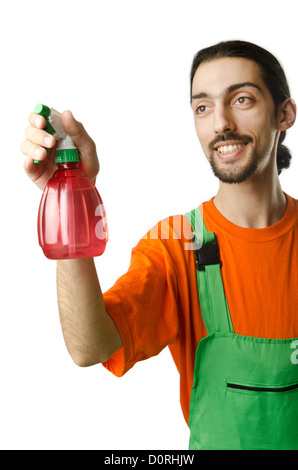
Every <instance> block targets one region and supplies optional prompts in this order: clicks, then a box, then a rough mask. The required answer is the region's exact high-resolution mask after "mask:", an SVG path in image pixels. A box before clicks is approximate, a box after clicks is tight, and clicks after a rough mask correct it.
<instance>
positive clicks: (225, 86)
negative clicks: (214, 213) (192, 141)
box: [192, 57, 278, 183]
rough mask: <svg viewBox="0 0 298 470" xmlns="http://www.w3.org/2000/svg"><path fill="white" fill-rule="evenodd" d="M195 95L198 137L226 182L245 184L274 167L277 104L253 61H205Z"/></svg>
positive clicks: (193, 102)
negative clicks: (266, 169) (254, 176)
mask: <svg viewBox="0 0 298 470" xmlns="http://www.w3.org/2000/svg"><path fill="white" fill-rule="evenodd" d="M192 97H193V98H192V108H193V111H194V116H195V125H196V131H197V135H198V137H199V140H200V142H201V145H202V148H203V151H204V153H205V155H206V157H207V159H208V161H209V163H210V165H211V167H212V170H213V172H214V174H215V175H216V176H217V177H218V178H219V179H220V180H221V181H222V182H225V183H241V182H243V181H245V180H247V179H248V178H249V177H251V176H252V175H253V174H255V173H256V172H258V171H259V170H261V169H262V168H264V167H265V166H266V165H268V164H269V163H270V162H271V163H272V158H270V157H271V156H272V155H273V153H274V147H275V145H274V144H275V142H276V141H277V138H278V135H277V132H276V131H277V120H276V118H275V106H274V103H273V99H272V97H271V95H270V92H269V90H268V89H267V87H266V85H265V83H264V81H263V79H262V77H261V73H260V69H259V66H258V65H257V64H256V63H255V62H253V61H251V60H248V59H243V58H234V57H233V58H220V59H214V60H212V61H210V62H203V63H202V64H201V65H200V66H199V67H198V69H197V71H196V73H195V76H194V80H193V85H192Z"/></svg>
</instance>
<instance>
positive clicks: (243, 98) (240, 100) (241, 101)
mask: <svg viewBox="0 0 298 470" xmlns="http://www.w3.org/2000/svg"><path fill="white" fill-rule="evenodd" d="M250 101H252V99H251V98H249V97H248V96H240V97H239V98H237V100H236V101H235V103H236V104H237V103H238V104H247V103H249V102H250Z"/></svg>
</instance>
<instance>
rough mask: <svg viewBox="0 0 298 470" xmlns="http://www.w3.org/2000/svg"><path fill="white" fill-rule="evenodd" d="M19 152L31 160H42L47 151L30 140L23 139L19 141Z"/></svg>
mask: <svg viewBox="0 0 298 470" xmlns="http://www.w3.org/2000/svg"><path fill="white" fill-rule="evenodd" d="M20 148H21V152H22V153H23V154H24V155H27V156H28V157H31V158H32V159H33V160H38V161H42V160H45V159H46V158H47V151H46V149H45V148H43V147H40V146H39V145H36V144H34V143H33V142H30V140H24V142H22V143H21V147H20Z"/></svg>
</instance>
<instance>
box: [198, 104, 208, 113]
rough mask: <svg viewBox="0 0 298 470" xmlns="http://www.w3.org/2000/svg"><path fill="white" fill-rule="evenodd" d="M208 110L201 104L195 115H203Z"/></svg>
mask: <svg viewBox="0 0 298 470" xmlns="http://www.w3.org/2000/svg"><path fill="white" fill-rule="evenodd" d="M208 109H209V107H208V106H206V105H204V104H202V105H200V106H198V107H197V108H196V114H203V113H205V112H206V111H207V110H208Z"/></svg>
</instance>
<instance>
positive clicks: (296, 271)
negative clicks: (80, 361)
mask: <svg viewBox="0 0 298 470" xmlns="http://www.w3.org/2000/svg"><path fill="white" fill-rule="evenodd" d="M202 208H203V217H204V221H205V225H206V227H207V230H208V231H212V232H215V233H216V236H217V240H218V244H219V249H220V255H221V260H222V270H221V271H222V279H223V284H224V289H225V294H226V297H227V301H228V304H229V310H230V314H231V320H232V323H233V327H234V331H235V333H236V334H240V335H247V336H256V337H263V338H296V337H298V201H297V200H295V199H293V198H291V197H289V196H287V210H286V213H285V215H284V217H283V218H282V219H281V220H280V221H279V222H278V223H276V224H274V225H272V226H270V227H267V228H264V229H246V228H242V227H239V226H236V225H234V224H232V223H231V222H229V221H228V220H227V219H225V218H224V217H223V216H222V215H221V214H220V212H219V211H218V210H217V209H216V207H215V205H214V203H213V199H211V200H210V201H208V202H205V203H204V204H203V205H202ZM191 238H192V235H191V228H190V224H189V222H188V220H187V219H186V218H185V217H184V216H181V215H179V216H173V217H169V218H167V219H164V220H163V221H161V222H159V223H158V224H157V225H156V226H155V227H154V228H153V229H152V230H150V231H149V232H148V234H147V235H146V236H145V237H144V238H143V239H141V240H140V242H139V243H138V245H137V246H136V247H135V248H134V249H133V251H132V257H131V264H130V267H129V270H128V272H127V273H126V274H125V275H123V276H122V277H120V278H119V279H118V281H117V282H116V283H115V285H114V286H113V287H112V288H111V289H109V290H108V291H107V292H106V293H105V294H104V299H105V304H106V310H107V312H108V313H109V314H110V315H111V317H112V318H113V320H114V322H115V324H116V325H117V327H118V330H119V332H120V334H121V337H122V341H123V346H122V348H121V349H120V350H119V351H117V352H116V353H115V354H114V355H113V356H112V357H111V358H110V359H109V361H107V362H106V363H104V366H105V367H106V368H107V369H108V370H110V371H111V372H112V373H114V374H115V375H116V376H121V375H123V374H124V373H125V372H127V371H128V370H129V369H130V368H131V367H132V366H133V365H134V364H135V363H136V362H137V361H141V360H144V359H147V358H149V357H152V356H154V355H156V354H158V353H159V352H160V351H161V350H162V349H163V348H165V347H166V346H168V347H169V349H170V352H171V354H172V357H173V359H174V361H175V364H176V366H177V369H178V371H179V373H180V401H181V407H182V411H183V414H184V417H185V420H186V422H188V413H189V402H190V394H191V388H192V385H193V371H194V361H195V352H196V348H197V345H198V342H199V340H200V339H201V338H202V337H204V336H206V334H207V333H206V329H205V325H204V322H203V319H202V315H201V310H200V304H199V298H198V291H197V280H196V268H195V263H194V255H193V251H192V250H191V249H190V246H191V243H190V240H191Z"/></svg>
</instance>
